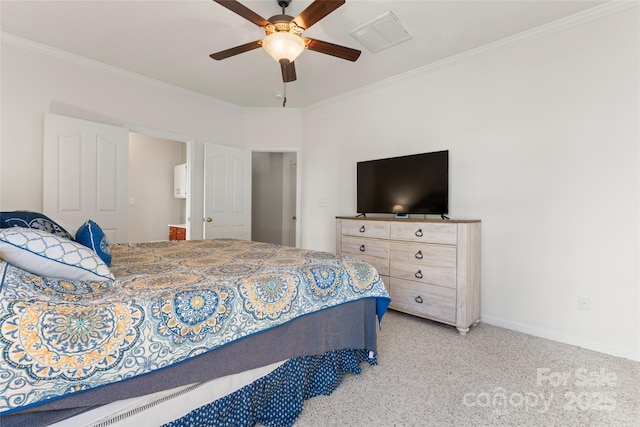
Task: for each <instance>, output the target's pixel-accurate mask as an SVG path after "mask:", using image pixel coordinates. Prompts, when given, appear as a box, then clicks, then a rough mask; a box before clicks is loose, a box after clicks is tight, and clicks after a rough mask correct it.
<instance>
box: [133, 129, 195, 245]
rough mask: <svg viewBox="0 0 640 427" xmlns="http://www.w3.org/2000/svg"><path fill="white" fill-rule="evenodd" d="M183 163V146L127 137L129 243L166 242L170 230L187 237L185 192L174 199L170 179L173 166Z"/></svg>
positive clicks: (141, 136) (143, 136)
mask: <svg viewBox="0 0 640 427" xmlns="http://www.w3.org/2000/svg"><path fill="white" fill-rule="evenodd" d="M185 163H187V143H185V142H181V141H174V140H170V139H165V138H161V137H157V136H151V135H146V134H143V133H137V132H131V133H130V134H129V184H128V185H129V190H128V191H129V242H131V243H136V242H153V241H159V240H169V232H170V227H171V226H173V227H174V229H175V227H182V228H183V229H184V230H185V233H184V236H185V237H186V236H188V234H187V233H186V230H187V222H188V221H187V218H188V217H187V207H188V191H186V192H181V194H180V195H179V197H176V194H175V185H176V183H175V176H174V175H175V174H174V170H175V166H177V165H180V164H185ZM186 176H188V174H187V175H186ZM186 176H185V180H186ZM184 184H186V181H185V183H184ZM184 184H183V185H184ZM182 193H184V194H182Z"/></svg>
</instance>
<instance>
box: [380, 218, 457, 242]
mask: <svg viewBox="0 0 640 427" xmlns="http://www.w3.org/2000/svg"><path fill="white" fill-rule="evenodd" d="M390 238H391V240H404V241H408V242H426V243H441V244H445V245H455V244H456V243H457V241H458V236H457V226H456V224H448V223H444V222H442V223H440V222H392V223H391V227H390Z"/></svg>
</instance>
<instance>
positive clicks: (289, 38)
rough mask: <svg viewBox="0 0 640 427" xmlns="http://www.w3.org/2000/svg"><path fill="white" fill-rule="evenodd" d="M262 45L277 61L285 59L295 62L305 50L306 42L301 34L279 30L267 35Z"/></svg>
mask: <svg viewBox="0 0 640 427" xmlns="http://www.w3.org/2000/svg"><path fill="white" fill-rule="evenodd" d="M262 47H263V48H264V50H266V51H267V53H268V54H269V55H270V56H271V57H272V58H273V59H275V60H276V62H281V61H282V60H283V59H285V60H288V61H289V62H293V61H294V60H295V59H296V58H297V57H298V55H300V54H301V53H302V51H303V50H304V48H305V43H304V40H302V38H301V37H300V36H297V35H295V34H292V33H290V32H288V31H279V32H275V33H271V34H269V35H268V36H266V37H265V38H264V40H262Z"/></svg>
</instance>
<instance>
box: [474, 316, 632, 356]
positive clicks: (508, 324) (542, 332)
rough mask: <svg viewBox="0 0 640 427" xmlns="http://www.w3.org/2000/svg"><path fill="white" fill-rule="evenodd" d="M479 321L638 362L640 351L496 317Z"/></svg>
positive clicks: (487, 317) (486, 317)
mask: <svg viewBox="0 0 640 427" xmlns="http://www.w3.org/2000/svg"><path fill="white" fill-rule="evenodd" d="M480 321H481V322H482V323H486V324H488V325H493V326H498V327H501V328H505V329H510V330H512V331H517V332H522V333H525V334H528V335H533V336H536V337H540V338H545V339H548V340H552V341H557V342H561V343H563V344H569V345H574V346H576V347H582V348H586V349H588V350H593V351H597V352H599V353H605V354H609V355H612V356H616V357H622V358H625V359H630V360H634V361H637V362H640V351H635V352H634V351H633V350H630V349H628V348H621V347H615V346H610V345H606V344H602V343H598V342H594V341H589V340H585V339H582V338H578V337H574V336H571V335H565V334H561V333H558V332H554V331H549V330H546V329H540V328H536V327H533V326H530V325H526V324H524V323H518V322H512V321H509V320H504V319H501V318H498V317H492V316H485V315H482V317H481V319H480Z"/></svg>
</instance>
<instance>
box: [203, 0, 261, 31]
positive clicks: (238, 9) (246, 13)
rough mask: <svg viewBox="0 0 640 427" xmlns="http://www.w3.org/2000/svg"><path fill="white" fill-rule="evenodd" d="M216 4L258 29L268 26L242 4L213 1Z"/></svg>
mask: <svg viewBox="0 0 640 427" xmlns="http://www.w3.org/2000/svg"><path fill="white" fill-rule="evenodd" d="M213 1H214V2H216V3H218V4H219V5H220V6H223V7H226V8H227V9H229V10H230V11H232V12H234V13H236V14H238V15H240V16H242V17H243V18H244V19H247V20H249V21H251V22H253V23H254V24H256V25H257V26H258V27H264V26H266V25H269V24H270V22H269V21H267V20H266V19H264V18H263V17H262V16H260V15H258V14H257V13H255V12H254V11H253V10H251V9H249V8H248V7H246V6H245V5H243V4H242V3H239V2H237V1H236V0H213Z"/></svg>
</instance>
